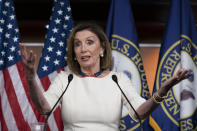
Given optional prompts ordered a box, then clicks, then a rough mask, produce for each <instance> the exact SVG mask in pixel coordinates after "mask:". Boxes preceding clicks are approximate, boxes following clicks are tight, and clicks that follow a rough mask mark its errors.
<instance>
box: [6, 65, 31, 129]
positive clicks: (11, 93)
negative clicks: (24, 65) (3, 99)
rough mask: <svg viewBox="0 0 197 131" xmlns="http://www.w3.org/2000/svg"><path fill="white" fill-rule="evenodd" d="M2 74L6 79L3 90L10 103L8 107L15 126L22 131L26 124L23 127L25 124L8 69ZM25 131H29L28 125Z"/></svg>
mask: <svg viewBox="0 0 197 131" xmlns="http://www.w3.org/2000/svg"><path fill="white" fill-rule="evenodd" d="M3 74H4V76H5V77H6V79H5V90H6V93H7V95H8V101H9V103H10V106H11V109H12V112H13V115H14V119H15V120H16V124H17V127H18V129H19V130H24V126H26V125H27V124H25V125H24V124H23V123H26V122H25V120H24V117H23V113H22V112H21V109H20V104H19V102H18V98H17V96H16V93H15V90H14V87H13V84H12V81H11V77H10V74H9V72H8V69H4V70H3ZM27 129H28V130H30V127H29V126H28V125H27ZM27 129H26V130H27Z"/></svg>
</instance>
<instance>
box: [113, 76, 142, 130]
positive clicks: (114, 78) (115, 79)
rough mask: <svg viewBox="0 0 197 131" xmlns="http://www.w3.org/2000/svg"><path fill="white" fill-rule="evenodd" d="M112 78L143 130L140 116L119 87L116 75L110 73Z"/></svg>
mask: <svg viewBox="0 0 197 131" xmlns="http://www.w3.org/2000/svg"><path fill="white" fill-rule="evenodd" d="M112 80H113V81H114V82H115V83H116V84H117V86H118V87H119V89H120V91H121V93H122V94H123V96H124V98H126V100H127V102H128V103H129V105H130V106H131V108H132V109H133V111H134V112H135V114H136V116H137V118H138V119H139V122H140V130H141V131H143V128H142V123H141V119H140V116H139V114H138V113H137V111H136V110H135V109H134V107H133V106H132V105H131V103H130V101H129V100H128V98H127V97H126V95H125V94H124V92H123V91H122V89H121V88H120V85H119V84H118V78H117V76H116V75H112Z"/></svg>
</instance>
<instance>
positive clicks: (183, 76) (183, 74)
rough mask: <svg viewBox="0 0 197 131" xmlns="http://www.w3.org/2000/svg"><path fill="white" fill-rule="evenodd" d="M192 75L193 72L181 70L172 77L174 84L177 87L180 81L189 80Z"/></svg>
mask: <svg viewBox="0 0 197 131" xmlns="http://www.w3.org/2000/svg"><path fill="white" fill-rule="evenodd" d="M192 75H193V72H192V71H191V70H189V69H184V68H181V69H179V70H178V71H177V72H176V74H175V75H174V76H172V82H173V84H174V85H175V84H177V83H179V82H180V81H182V80H184V79H187V78H189V77H190V76H192Z"/></svg>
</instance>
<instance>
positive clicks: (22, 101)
mask: <svg viewBox="0 0 197 131" xmlns="http://www.w3.org/2000/svg"><path fill="white" fill-rule="evenodd" d="M17 65H18V62H17V63H16V66H11V67H9V68H8V71H9V73H10V74H13V75H10V78H11V79H12V83H13V85H16V86H14V89H15V93H16V96H17V100H18V102H19V105H20V109H21V111H22V113H23V116H24V118H25V120H26V121H27V122H32V123H36V122H37V119H36V117H35V115H34V112H33V110H32V108H31V105H30V104H29V101H28V98H27V95H26V93H27V92H26V91H25V90H24V87H23V84H22V81H21V77H20V74H19V72H20V71H18V68H17ZM19 68H21V67H19ZM13 72H15V73H13ZM23 79H25V78H23ZM18 87H21V88H18Z"/></svg>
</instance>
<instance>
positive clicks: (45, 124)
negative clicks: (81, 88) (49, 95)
mask: <svg viewBox="0 0 197 131" xmlns="http://www.w3.org/2000/svg"><path fill="white" fill-rule="evenodd" d="M72 79H73V74H69V75H68V84H67V86H66V88H65V90H64V91H63V92H62V94H61V96H60V97H59V99H58V100H57V102H56V103H55V105H54V106H53V108H52V109H51V111H50V112H49V113H48V114H47V117H46V119H45V121H44V129H43V131H46V126H47V121H48V119H49V116H50V115H51V113H52V112H53V110H54V108H55V107H56V105H57V103H58V102H59V101H60V99H61V98H62V96H63V95H64V93H65V92H66V90H67V88H68V86H69V84H70V82H71V81H72Z"/></svg>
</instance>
